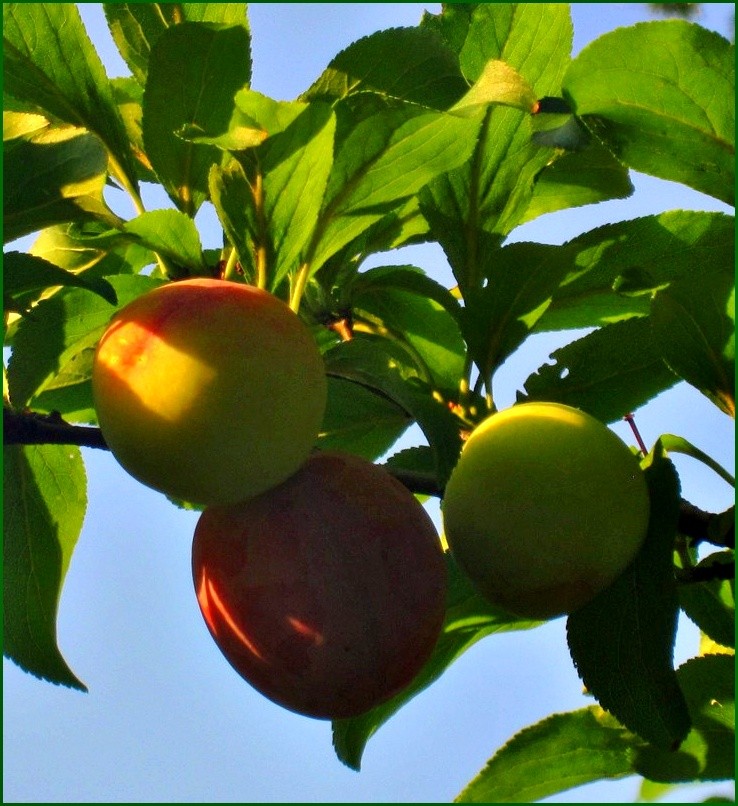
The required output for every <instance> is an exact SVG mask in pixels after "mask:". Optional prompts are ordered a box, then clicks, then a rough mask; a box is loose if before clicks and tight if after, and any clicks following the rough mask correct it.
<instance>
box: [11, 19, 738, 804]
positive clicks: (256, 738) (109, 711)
mask: <svg viewBox="0 0 738 806" xmlns="http://www.w3.org/2000/svg"><path fill="white" fill-rule="evenodd" d="M424 8H427V9H429V10H431V11H434V12H435V11H438V10H439V8H440V7H439V5H438V4H428V5H420V4H410V3H392V4H353V3H344V4H336V5H333V4H302V3H301V4H269V3H258V4H254V5H252V6H251V8H250V21H251V27H252V32H253V60H254V74H253V82H252V86H253V87H254V89H257V90H259V91H260V92H263V93H265V94H267V95H270V96H272V97H275V98H280V99H291V98H294V97H295V96H296V95H297V94H298V93H299V92H301V91H302V90H303V89H305V88H306V87H307V86H309V85H310V83H312V81H313V79H315V78H316V77H317V76H318V75H319V74H320V73H321V72H322V70H323V68H324V67H325V66H326V64H327V63H328V61H329V60H330V59H331V57H332V56H334V55H335V54H336V53H337V52H338V51H339V50H340V49H342V48H343V47H345V46H346V45H348V44H350V43H351V42H352V41H354V40H355V39H357V38H359V37H361V36H364V35H366V34H369V33H372V32H374V31H376V30H379V29H381V28H388V27H393V26H397V25H414V24H416V23H417V22H418V20H419V18H420V16H421V13H422V10H423V9H424ZM733 8H734V6H733V4H725V3H708V4H704V5H703V11H702V15H701V17H700V18H699V20H698V21H699V22H700V23H701V24H703V25H705V26H706V27H711V28H714V29H715V30H718V31H719V32H721V33H724V34H725V33H727V31H728V26H729V21H730V19H731V15H732V13H733ZM82 12H83V18H84V20H85V22H86V24H87V26H88V30H89V32H90V35H91V37H92V38H93V41H95V43H96V45H97V46H98V48H99V49H100V51H101V54H102V56H103V59H104V61H105V63H106V65H107V66H108V69H109V73H110V75H122V74H125V73H126V72H127V71H126V69H125V68H124V66H123V65H122V62H121V61H120V59H119V57H117V55H116V54H115V53H114V52H113V50H112V44H111V42H110V39H109V36H108V34H107V29H106V27H105V23H104V19H103V16H102V12H101V9H100V7H99V6H98V5H96V4H85V5H84V7H83V8H82ZM572 16H573V20H574V31H575V39H574V50H575V52H578V51H579V50H580V49H581V48H582V47H583V46H584V44H586V43H587V42H589V41H591V40H592V39H593V38H595V37H597V36H599V35H600V34H602V33H605V32H606V31H609V30H612V29H613V28H616V27H618V26H620V25H629V24H632V23H635V22H637V21H640V20H643V19H649V18H651V17H650V16H649V14H648V11H647V9H646V6H645V4H639V3H625V4H622V3H620V4H575V5H574V6H573V7H572ZM634 178H635V181H636V186H637V191H636V195H635V197H634V198H632V199H629V200H626V201H620V202H608V203H606V204H602V205H598V206H597V207H593V208H584V209H579V210H576V211H571V212H563V213H559V214H555V215H552V216H548V217H544V218H543V219H540V220H538V221H535V222H532V223H531V224H529V225H527V226H526V227H523V228H521V229H520V230H519V231H516V232H515V233H514V238H513V239H515V240H539V241H544V242H550V243H560V242H562V241H564V240H566V239H568V238H570V237H572V236H573V235H575V234H577V233H579V232H584V231H586V230H589V229H591V228H593V227H595V226H598V225H599V224H602V223H605V222H607V221H614V220H621V219H627V218H634V217H636V216H638V215H644V214H649V213H655V212H661V211H663V210H668V209H675V208H686V209H705V210H725V211H728V208H727V207H726V206H725V205H722V204H720V203H718V202H715V201H714V200H712V199H710V198H708V197H705V196H702V195H701V194H698V193H694V192H691V191H689V190H687V189H685V188H683V187H681V186H679V185H673V184H670V183H665V182H660V181H656V180H653V179H650V178H648V177H634ZM146 201H147V206H148V207H149V208H150V209H153V208H155V207H157V206H164V205H165V204H166V202H165V200H164V199H163V198H161V197H160V196H159V197H157V196H156V195H154V196H152V197H150V198H149V199H146ZM731 212H732V211H731ZM121 213H122V214H124V215H127V216H132V215H133V211H132V210H129V209H122V210H121ZM198 224H199V225H200V227H201V231H202V236H203V240H204V242H205V245H206V246H217V245H218V243H219V238H220V234H219V231H218V229H217V227H216V226H215V223H214V216H212V214H210V213H208V212H207V211H206V212H205V213H204V214H203V215H202V216H199V217H198ZM30 240H32V239H30ZM28 242H29V239H26V240H25V241H24V242H19V243H17V244H14V245H13V248H25V246H26V245H27V244H28ZM382 263H398V264H402V263H415V264H416V265H419V266H421V267H423V268H424V269H425V270H426V271H428V273H429V274H431V275H432V276H433V277H435V278H436V279H438V280H439V281H441V282H444V283H446V284H449V283H450V282H451V276H450V272H449V270H448V267H447V264H446V261H445V258H444V256H443V254H442V252H441V251H440V249H438V248H437V247H433V246H422V247H412V248H409V249H407V250H402V251H400V252H397V253H393V254H389V255H383V256H378V257H376V258H374V259H373V260H372V262H371V263H369V264H367V265H379V264H382ZM562 342H563V339H561V338H557V339H553V338H552V337H550V336H541V337H536V338H535V339H533V340H531V343H530V344H529V345H526V347H525V349H523V350H521V351H519V353H517V354H516V355H515V356H514V358H512V359H511V360H510V361H508V362H507V364H506V365H505V366H504V368H503V369H502V371H501V372H500V373H499V380H498V386H497V389H496V390H495V391H496V401H497V402H498V405H501V406H504V405H507V404H510V403H512V402H513V401H514V399H515V390H516V389H517V388H519V387H520V386H521V385H522V383H523V382H524V380H525V378H526V377H527V376H528V374H529V373H530V372H531V371H533V370H535V369H536V368H537V367H538V366H539V365H540V364H541V363H543V362H544V361H546V359H547V358H548V356H549V354H550V352H551V351H552V350H553V349H556V347H557V346H559V345H560V344H561V343H562ZM637 422H638V425H639V427H640V430H641V432H642V433H643V435H644V438H645V440H646V442H647V443H648V444H651V443H653V441H654V440H655V439H656V438H657V437H658V435H659V434H661V433H663V432H670V433H675V434H679V435H681V436H684V437H686V438H687V439H689V440H690V441H692V442H693V443H694V444H696V445H697V446H698V447H700V448H701V449H702V450H704V451H705V452H707V453H708V454H710V455H711V456H713V457H714V458H715V459H716V460H717V461H719V462H720V463H721V464H723V465H724V466H725V467H727V468H728V469H729V470H731V471H732V469H733V467H734V461H735V458H734V436H733V423H732V422H731V421H730V420H729V418H727V417H726V416H725V415H723V414H721V413H720V412H718V411H717V410H716V409H715V408H714V406H712V405H711V404H710V403H709V402H708V401H707V400H706V399H705V398H703V397H702V396H701V395H700V394H699V393H698V392H697V391H695V390H693V389H692V388H690V387H688V386H686V385H685V384H682V385H680V386H679V387H677V388H675V389H673V390H671V391H669V392H667V393H665V394H664V395H661V396H660V397H659V398H657V399H656V400H655V401H654V402H652V403H651V404H649V405H648V406H647V407H645V408H644V409H643V410H642V411H640V412H639V413H638V415H637ZM615 430H616V431H618V433H620V434H621V435H622V436H623V438H624V439H626V440H627V441H629V442H630V441H632V440H631V435H630V433H629V431H628V429H627V427H626V426H625V425H624V424H622V425H617V426H615ZM413 441H416V442H419V441H420V440H419V437H418V436H417V432H415V431H412V432H410V434H409V435H408V436H407V438H406V439H405V440H404V442H403V445H405V444H408V443H412V442H413ZM84 453H85V459H86V461H87V472H88V477H89V509H88V514H87V518H86V521H85V525H84V528H83V531H82V535H81V537H80V540H79V543H78V547H77V550H76V552H75V555H74V558H73V560H72V564H71V567H70V570H69V573H68V576H67V581H66V586H65V590H64V593H63V596H62V602H61V610H60V619H59V642H60V646H61V648H62V651H63V652H64V654H65V656H66V658H67V660H68V662H69V663H70V665H71V666H72V668H73V669H74V670H75V672H76V673H77V674H78V675H79V676H80V677H81V679H82V680H84V682H85V683H86V684H87V685H88V686H89V689H90V692H89V693H88V694H80V693H78V692H74V691H71V690H67V689H64V688H59V687H55V686H52V685H49V684H48V683H42V682H40V681H38V680H36V679H34V678H33V677H31V676H29V675H27V674H25V673H23V672H22V671H20V670H19V669H18V668H17V667H16V666H14V665H13V664H12V663H11V662H9V661H7V660H4V661H3V672H4V689H3V691H4V699H3V707H4V711H3V737H4V782H3V788H4V801H5V802H324V803H328V802H395V803H397V802H433V801H436V802H438V801H440V802H448V801H450V800H452V799H453V797H454V796H455V795H456V794H457V793H458V792H459V791H460V789H461V788H462V787H463V786H464V785H465V784H466V783H467V782H468V781H469V780H470V779H471V778H472V777H473V776H474V775H475V774H476V773H477V772H478V771H479V770H480V769H481V768H482V766H483V765H484V763H485V762H486V760H487V759H488V758H489V757H490V756H491V755H492V754H493V753H494V751H495V750H496V749H497V748H498V747H499V746H500V745H502V744H503V743H504V742H505V741H507V740H508V739H509V738H510V737H511V736H512V735H513V734H514V733H515V732H517V731H518V730H520V729H521V728H523V727H525V726H527V725H529V724H532V723H534V722H536V721H538V720H539V719H542V718H544V717H546V716H548V715H549V714H551V713H553V712H557V711H565V710H571V709H575V708H579V707H582V706H583V705H585V704H589V702H590V701H589V700H585V698H584V697H583V696H582V693H581V688H582V687H581V682H580V681H579V679H578V677H577V675H576V673H575V671H574V668H573V666H572V663H571V660H570V658H569V655H568V652H567V649H566V641H565V621H564V620H563V619H558V620H556V621H553V622H551V623H549V624H547V625H546V626H544V627H542V628H540V629H538V630H535V631H532V632H526V633H512V634H509V635H503V636H500V637H494V638H490V639H487V640H486V641H483V642H481V643H480V644H478V645H476V646H475V647H474V648H473V649H472V650H470V651H469V652H468V653H467V654H466V655H465V656H464V657H463V658H462V659H461V660H460V661H458V662H457V663H456V664H455V665H454V666H453V667H451V669H449V671H448V672H447V673H446V674H445V675H444V676H443V678H442V679H441V680H440V681H439V682H438V683H436V684H435V685H434V686H433V687H431V688H430V689H428V690H427V691H426V692H424V693H423V694H422V695H420V696H419V697H417V698H416V699H415V700H413V701H412V702H411V703H410V704H409V705H408V706H407V707H406V708H405V709H403V710H402V711H401V712H400V713H399V714H398V715H397V716H396V717H395V718H394V719H393V720H392V721H391V722H390V723H388V724H387V725H386V726H384V727H383V728H382V729H381V730H380V731H379V732H378V733H377V735H376V736H375V737H374V738H373V739H372V740H371V741H370V742H369V745H368V747H367V751H366V753H365V756H364V768H363V770H362V772H361V773H358V774H357V773H355V772H352V771H350V770H348V769H347V768H345V767H344V766H343V765H342V764H341V763H340V762H339V761H338V760H337V759H336V757H335V755H334V753H333V750H332V746H331V734H330V724H329V723H327V722H321V721H315V720H310V719H307V718H304V717H300V716H297V715H295V714H293V713H290V712H288V711H285V710H283V709H281V708H279V707H278V706H276V705H274V704H273V703H271V702H270V701H268V700H266V699H265V698H263V697H262V696H261V695H259V694H258V693H256V692H255V691H254V690H252V689H251V688H250V687H249V686H248V685H247V684H246V683H245V682H244V681H243V680H242V679H241V678H240V677H238V676H237V675H236V674H235V672H233V670H232V669H231V667H230V666H229V665H228V664H227V663H226V662H225V660H224V659H223V657H222V656H221V654H220V652H219V651H218V649H217V647H216V646H215V644H214V643H213V642H212V640H211V638H210V636H209V634H208V633H207V630H206V628H205V625H204V623H203V620H202V617H201V616H200V613H199V610H198V608H197V603H196V600H195V596H194V592H193V589H192V581H191V571H190V545H191V536H192V532H193V530H194V526H195V522H196V520H197V514H196V513H191V512H182V511H180V510H177V509H175V508H174V507H173V506H172V505H170V504H169V503H168V501H167V500H166V499H165V498H164V497H163V496H161V495H159V494H158V493H155V492H153V491H151V490H148V489H147V488H145V487H142V486H141V485H140V484H138V483H137V482H135V481H134V480H133V479H132V478H130V477H128V476H127V475H126V474H125V473H124V472H123V471H122V470H121V469H120V468H119V467H118V466H117V464H116V463H115V460H114V459H113V458H112V456H111V455H110V454H108V453H105V452H101V451H93V450H85V452H84ZM676 464H677V467H678V469H679V471H680V473H681V474H682V484H683V491H682V492H683V495H684V497H686V498H688V499H690V500H692V501H693V502H694V503H696V504H697V505H699V506H701V507H702V508H704V509H711V510H714V511H719V510H721V509H724V508H726V507H727V506H729V505H730V504H731V503H732V501H733V494H732V490H731V489H730V488H729V487H727V485H725V484H724V483H723V482H721V481H720V480H719V479H718V478H717V477H716V476H715V475H714V474H712V473H711V472H710V471H708V470H706V469H704V468H703V467H702V466H700V465H698V463H696V462H694V461H693V460H691V459H686V458H682V457H676ZM430 511H431V513H432V514H433V515H434V517H435V518H437V507H434V506H431V507H430ZM696 642H697V637H696V633H695V631H694V630H693V629H690V628H689V626H688V625H684V627H682V628H680V637H679V643H678V653H677V661H680V660H683V659H685V658H686V657H689V656H690V655H692V654H694V653H695V652H696V648H697V647H696ZM727 789H728V788H727V787H726V786H725V785H722V786H720V785H715V786H707V787H698V788H694V789H690V790H685V791H681V792H679V793H678V794H677V795H675V796H674V797H673V798H671V800H672V801H673V802H688V801H691V800H701V799H702V797H704V796H705V793H714V792H718V791H726V790H727ZM637 791H638V782H637V780H636V779H626V780H624V781H619V782H608V783H600V784H594V785H591V786H587V787H581V788H579V789H576V790H571V791H569V792H566V793H564V794H563V795H561V796H558V797H557V798H555V799H551V801H552V802H554V801H557V802H563V803H573V802H624V801H631V800H634V799H635V798H636V796H637Z"/></svg>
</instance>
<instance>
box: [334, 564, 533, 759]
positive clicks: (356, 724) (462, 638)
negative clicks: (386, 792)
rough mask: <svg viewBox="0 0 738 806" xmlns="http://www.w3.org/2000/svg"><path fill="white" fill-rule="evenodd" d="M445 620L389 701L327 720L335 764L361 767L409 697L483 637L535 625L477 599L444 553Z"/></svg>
mask: <svg viewBox="0 0 738 806" xmlns="http://www.w3.org/2000/svg"><path fill="white" fill-rule="evenodd" d="M446 563H447V568H448V594H447V599H446V616H445V619H444V622H443V627H442V630H441V635H440V637H439V639H438V643H437V644H436V647H435V649H434V651H433V654H432V655H431V657H430V658H429V659H428V661H427V662H426V664H425V666H423V668H422V669H421V670H420V672H419V673H418V675H417V676H416V677H415V679H414V680H413V681H412V682H411V683H410V685H409V686H408V687H407V688H405V689H404V690H403V691H401V692H400V693H399V694H396V695H395V696H394V697H393V698H392V699H390V700H388V701H387V702H385V703H382V704H381V705H379V706H377V707H376V708H372V709H371V710H370V711H368V712H366V713H365V714H362V715H361V716H358V717H353V718H351V719H338V720H334V722H333V747H334V749H335V751H336V755H337V756H338V758H339V759H341V761H342V762H343V763H344V764H346V765H347V766H349V767H351V768H352V769H355V770H358V769H359V768H360V766H361V757H362V755H363V752H364V748H365V747H366V743H367V742H368V741H369V739H370V738H371V737H372V736H373V735H374V734H375V733H376V732H377V730H379V728H380V727H381V726H382V725H383V724H384V723H385V722H387V721H388V720H389V719H390V718H391V717H392V716H393V715H394V714H396V713H397V712H398V711H399V710H400V709H401V708H402V707H403V706H404V705H405V704H406V703H407V702H409V701H410V700H411V699H412V698H413V697H415V696H416V695H417V694H419V693H420V692H421V691H423V690H424V689H426V688H427V687H428V686H430V685H431V683H433V682H434V681H435V680H437V679H438V678H439V677H440V676H441V675H442V674H443V672H444V671H445V670H446V669H447V668H448V667H449V666H450V665H451V664H452V663H453V662H454V661H455V660H456V659H457V658H459V657H461V655H462V654H463V653H464V652H466V650H467V649H469V648H470V647H472V646H473V645H474V644H476V643H477V641H480V640H481V639H482V638H485V637H486V636H488V635H493V634H495V633H498V632H506V631H509V630H527V629H531V628H533V627H536V626H538V625H539V624H540V622H537V621H524V620H521V619H518V618H516V617H515V616H511V615H510V614H508V613H503V612H502V611H500V610H497V609H496V608H494V607H493V606H492V605H491V604H489V603H488V602H487V601H486V600H485V599H484V598H483V597H481V596H480V595H479V594H478V593H476V591H475V590H474V588H473V587H472V585H471V583H470V582H469V580H468V578H467V577H466V576H465V575H464V574H463V573H462V572H461V571H460V570H459V568H458V566H457V565H456V563H455V561H454V560H453V558H452V557H451V555H450V554H449V553H447V554H446Z"/></svg>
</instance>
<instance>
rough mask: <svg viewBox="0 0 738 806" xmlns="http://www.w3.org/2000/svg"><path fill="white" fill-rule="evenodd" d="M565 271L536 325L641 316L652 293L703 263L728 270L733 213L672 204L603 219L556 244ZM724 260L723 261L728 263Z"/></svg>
mask: <svg viewBox="0 0 738 806" xmlns="http://www.w3.org/2000/svg"><path fill="white" fill-rule="evenodd" d="M560 248H561V250H562V254H561V256H560V257H559V260H561V261H567V260H568V261H569V262H570V266H571V273H570V274H569V276H568V277H567V278H566V279H565V281H564V282H563V283H562V285H561V287H560V288H559V290H558V291H557V293H556V295H555V296H554V300H553V302H552V303H551V305H550V306H549V308H548V309H547V311H546V313H545V314H544V315H543V316H542V317H541V319H540V321H539V323H538V327H537V330H541V331H543V330H560V329H570V328H579V327H591V326H593V325H604V324H610V323H611V322H615V321H618V320H620V319H628V318H630V317H632V316H646V315H647V314H648V313H649V312H650V310H651V298H652V296H653V293H654V292H655V291H657V290H659V289H661V288H665V287H666V286H667V285H668V284H669V283H671V282H672V281H674V280H677V279H679V278H680V277H685V276H689V275H691V274H693V273H695V272H698V271H701V270H702V269H703V268H704V267H705V266H714V267H723V266H724V267H725V268H726V270H732V266H733V262H734V250H735V219H733V218H732V217H731V216H726V215H723V214H722V213H704V212H691V211H684V210H675V211H671V212H667V213H661V214H659V215H654V216H644V217H643V218H636V219H633V220H631V221H623V222H618V223H616V224H606V225H605V226H603V227H598V228H596V229H594V230H591V231H590V232H586V233H584V234H583V235H580V236H578V237H576V238H573V239H572V240H571V241H569V242H568V243H567V244H565V245H564V246H562V247H560ZM729 267H730V268H729Z"/></svg>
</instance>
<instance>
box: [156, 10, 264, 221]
mask: <svg viewBox="0 0 738 806" xmlns="http://www.w3.org/2000/svg"><path fill="white" fill-rule="evenodd" d="M249 48H250V37H249V35H248V32H247V31H246V30H245V28H244V27H243V26H241V25H234V26H230V27H226V28H223V27H217V26H211V25H209V24H205V23H195V22H185V23H182V24H181V25H175V26H173V27H171V28H167V30H166V31H164V32H163V33H162V34H161V35H160V36H159V37H158V38H157V40H156V41H155V43H154V45H153V47H152V49H151V54H150V58H149V70H148V79H147V82H146V90H145V92H144V100H143V141H144V146H145V148H146V154H147V156H148V158H149V161H150V162H151V165H152V166H153V169H154V171H155V172H156V174H157V176H158V177H159V180H160V182H161V183H162V185H163V186H164V188H165V189H166V191H167V193H168V194H169V196H170V198H171V199H172V201H173V202H174V203H175V204H176V205H177V207H178V208H179V209H180V210H182V212H184V213H187V215H190V216H194V215H195V213H196V212H197V210H198V209H199V207H200V205H201V204H202V202H203V201H204V200H205V199H206V198H207V195H208V173H209V171H210V168H211V166H212V165H217V164H220V163H221V162H222V161H223V159H224V158H225V157H224V154H223V152H222V151H220V150H219V149H217V148H216V147H215V146H212V145H200V144H196V143H192V142H189V141H187V140H184V139H182V138H181V137H179V136H178V135H177V132H181V131H182V130H183V128H184V127H187V126H196V127H198V128H199V129H201V130H202V131H204V132H208V133H209V134H210V135H217V134H220V133H224V132H226V131H228V128H229V125H230V119H231V115H232V112H233V109H234V96H235V94H236V92H237V91H238V90H240V89H241V88H242V87H244V86H246V85H247V84H248V82H249V80H250V76H251V64H250V56H249V52H250V51H249ZM175 88H176V91H173V90H174V89H175Z"/></svg>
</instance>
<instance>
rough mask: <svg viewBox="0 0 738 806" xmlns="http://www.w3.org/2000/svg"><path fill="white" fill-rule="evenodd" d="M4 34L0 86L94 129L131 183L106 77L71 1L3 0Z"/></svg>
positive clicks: (129, 158) (123, 139)
mask: <svg viewBox="0 0 738 806" xmlns="http://www.w3.org/2000/svg"><path fill="white" fill-rule="evenodd" d="M3 36H4V41H5V44H4V48H3V58H4V79H3V81H4V86H3V90H4V92H6V93H7V94H9V95H11V96H12V97H13V98H16V99H17V100H19V101H22V102H25V103H28V104H31V105H32V106H35V107H36V108H38V109H41V110H44V111H45V112H48V113H49V114H51V115H52V116H53V117H55V118H58V119H59V120H61V121H64V122H65V123H70V124H72V125H73V126H80V127H84V128H86V129H88V130H89V131H90V132H92V133H94V134H96V135H97V137H98V138H99V139H100V140H101V141H102V142H103V143H104V144H105V146H106V148H107V149H108V151H109V152H110V154H111V155H112V157H113V159H114V162H115V165H116V166H118V169H119V170H120V171H121V172H122V174H123V175H124V176H125V177H127V180H128V182H129V183H130V184H131V185H132V186H134V187H135V186H136V171H135V168H134V165H133V158H132V155H131V152H130V148H129V145H128V140H127V137H126V133H125V130H124V128H123V123H122V121H121V119H120V116H119V115H118V110H117V107H116V104H115V101H114V99H113V93H112V90H111V87H110V83H109V81H108V78H107V75H106V74H105V68H104V67H103V64H102V61H101V60H100V57H99V55H98V53H97V51H96V50H95V48H94V46H93V45H92V42H91V41H90V39H89V37H88V36H87V32H86V31H85V28H84V25H83V24H82V19H81V17H80V15H79V11H78V10H77V8H76V6H75V5H74V3H4V4H3ZM37 181H38V179H37ZM39 184H40V185H43V184H44V183H43V181H40V182H39Z"/></svg>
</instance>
